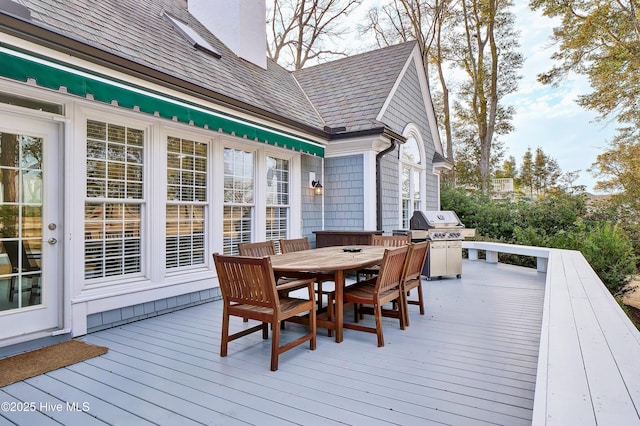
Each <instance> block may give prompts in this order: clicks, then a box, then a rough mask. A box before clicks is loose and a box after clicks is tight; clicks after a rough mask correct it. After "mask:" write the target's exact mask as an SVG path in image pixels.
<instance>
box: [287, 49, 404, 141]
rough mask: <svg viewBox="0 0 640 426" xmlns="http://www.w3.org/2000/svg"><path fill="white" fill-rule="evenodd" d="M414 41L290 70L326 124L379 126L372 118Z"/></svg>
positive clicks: (357, 128)
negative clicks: (293, 70)
mask: <svg viewBox="0 0 640 426" xmlns="http://www.w3.org/2000/svg"><path fill="white" fill-rule="evenodd" d="M415 45H416V42H415V41H412V42H407V43H402V44H398V45H395V46H390V47H386V48H382V49H378V50H373V51H371V52H366V53H362V54H360V55H354V56H349V57H347V58H344V59H339V60H337V61H332V62H327V63H324V64H320V65H316V66H313V67H309V68H304V69H302V70H298V71H295V72H294V76H295V77H296V79H297V80H298V82H299V83H300V85H301V86H302V88H303V90H304V91H305V93H306V94H307V96H308V97H309V99H311V102H312V103H313V105H314V106H315V107H316V109H317V110H318V112H320V115H321V116H322V117H323V119H324V120H325V121H326V123H327V125H328V126H329V127H346V129H347V131H348V132H354V131H360V130H367V129H371V128H375V127H381V126H383V124H382V123H379V122H377V121H376V116H377V115H378V113H379V112H380V110H381V109H382V106H383V104H384V102H385V100H386V99H387V97H388V95H389V93H390V92H391V89H392V88H393V85H394V83H395V82H396V80H397V78H398V76H399V74H400V72H401V71H402V68H403V66H404V65H405V63H406V61H407V59H408V58H409V55H410V54H411V51H412V50H413V48H414V47H415Z"/></svg>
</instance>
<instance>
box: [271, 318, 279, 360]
mask: <svg viewBox="0 0 640 426" xmlns="http://www.w3.org/2000/svg"><path fill="white" fill-rule="evenodd" d="M271 328H272V329H273V331H272V333H271V334H272V335H271V371H276V370H277V369H278V356H279V354H280V321H274V322H273V324H272V327H271Z"/></svg>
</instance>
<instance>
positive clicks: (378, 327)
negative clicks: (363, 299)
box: [373, 303, 384, 348]
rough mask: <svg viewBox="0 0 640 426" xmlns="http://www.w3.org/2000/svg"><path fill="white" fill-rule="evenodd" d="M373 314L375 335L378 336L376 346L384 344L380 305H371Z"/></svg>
mask: <svg viewBox="0 0 640 426" xmlns="http://www.w3.org/2000/svg"><path fill="white" fill-rule="evenodd" d="M373 310H374V315H375V317H376V335H377V336H378V347H379V348H381V347H383V346H384V336H383V335H382V306H380V304H379V303H376V304H375V305H374V307H373Z"/></svg>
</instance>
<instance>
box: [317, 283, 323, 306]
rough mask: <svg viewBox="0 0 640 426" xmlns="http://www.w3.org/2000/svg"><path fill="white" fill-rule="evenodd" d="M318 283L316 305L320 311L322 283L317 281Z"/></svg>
mask: <svg viewBox="0 0 640 426" xmlns="http://www.w3.org/2000/svg"><path fill="white" fill-rule="evenodd" d="M317 283H318V300H317V301H316V302H317V303H318V310H320V309H322V282H321V281H317Z"/></svg>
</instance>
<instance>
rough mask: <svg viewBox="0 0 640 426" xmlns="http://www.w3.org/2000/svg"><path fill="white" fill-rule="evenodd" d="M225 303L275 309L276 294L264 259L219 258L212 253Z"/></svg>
mask: <svg viewBox="0 0 640 426" xmlns="http://www.w3.org/2000/svg"><path fill="white" fill-rule="evenodd" d="M213 259H214V262H215V265H216V270H217V271H218V281H219V282H220V291H221V293H222V298H223V299H224V303H225V304H229V303H246V304H251V305H257V306H264V307H271V308H274V309H276V307H277V305H278V301H279V299H278V294H277V291H276V282H275V278H274V275H273V268H272V267H271V259H269V258H268V257H262V258H257V257H243V256H223V255H220V254H218V253H214V255H213Z"/></svg>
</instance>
